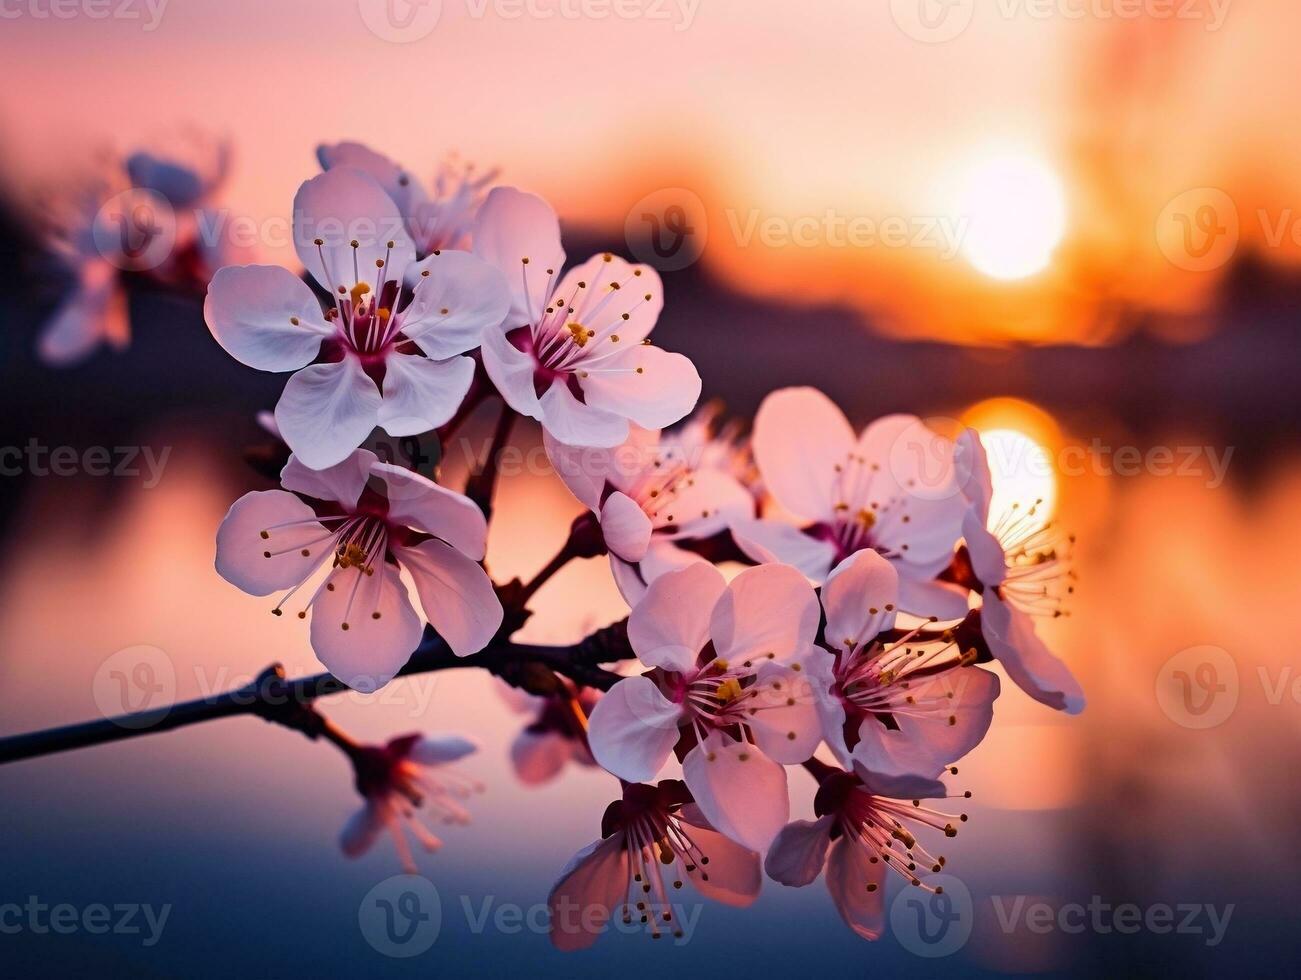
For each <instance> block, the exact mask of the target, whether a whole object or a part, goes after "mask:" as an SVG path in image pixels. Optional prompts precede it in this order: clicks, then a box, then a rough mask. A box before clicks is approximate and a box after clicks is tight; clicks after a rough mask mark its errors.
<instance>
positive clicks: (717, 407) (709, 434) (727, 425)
mask: <svg viewBox="0 0 1301 980" xmlns="http://www.w3.org/2000/svg"><path fill="white" fill-rule="evenodd" d="M723 412H724V409H723V403H722V401H721V400H719V399H717V398H714V399H711V400H710V401H708V402H706V403H705V404H703V405H701V406H700V407H699V408H697V409H696V410H695V411H694V412H693V413H692V414H691V415H690V417H688V418H687V420H686V421H685V422H683V423H682V424H681V425H678V426H674V427H673V428H672V429H667V430H665V432H664V433H663V436H662V438H661V440H660V443H661V445H662V446H663V447H664V448H665V449H671V450H672V451H673V452H674V453H675V454H676V455H678V456H680V457H682V458H683V459H688V460H690V461H691V463H692V466H693V467H694V469H696V470H697V471H700V472H708V471H713V470H717V471H719V472H721V473H726V474H727V475H728V476H730V477H732V478H733V479H734V480H735V481H736V482H737V483H739V484H740V485H741V486H743V487H745V489H746V490H748V491H749V492H750V494H751V496H753V497H754V498H755V499H757V500H762V499H763V496H764V492H763V484H762V482H761V481H760V479H759V471H758V469H756V467H755V465H754V455H753V454H752V453H751V452H750V446H749V440H748V439H747V438H746V437H745V436H744V435H743V434H742V433H743V427H742V425H741V422H740V420H739V419H735V418H732V419H725V418H724V414H723Z"/></svg>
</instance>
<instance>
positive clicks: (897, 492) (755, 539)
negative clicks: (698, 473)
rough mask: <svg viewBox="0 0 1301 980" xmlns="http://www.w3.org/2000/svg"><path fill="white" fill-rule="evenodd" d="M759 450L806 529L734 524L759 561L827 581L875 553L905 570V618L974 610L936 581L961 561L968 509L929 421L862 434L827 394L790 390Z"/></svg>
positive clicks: (757, 443) (766, 425) (777, 496)
mask: <svg viewBox="0 0 1301 980" xmlns="http://www.w3.org/2000/svg"><path fill="white" fill-rule="evenodd" d="M751 444H752V446H753V448H754V455H755V460H756V462H757V463H758V466H759V472H760V474H761V476H762V479H763V483H764V486H765V488H766V489H767V491H768V492H769V493H770V494H771V495H772V497H773V498H774V500H775V501H776V503H777V504H778V505H779V506H780V507H781V508H782V509H784V510H785V511H786V512H787V513H788V514H789V515H790V516H791V517H793V518H795V519H796V520H797V521H798V522H799V526H796V525H794V524H790V523H787V522H785V521H781V520H775V519H761V520H748V521H740V522H736V523H734V524H733V526H732V533H733V536H734V537H735V539H736V542H737V544H738V545H739V546H740V547H741V549H742V550H743V551H745V552H746V553H747V554H748V555H750V557H752V558H754V559H755V560H756V561H781V562H786V563H788V564H791V565H794V566H795V567H797V568H799V569H800V570H801V571H802V572H804V573H805V574H806V575H808V576H809V577H810V578H811V579H813V581H814V582H821V581H822V580H823V579H824V578H826V576H827V573H828V572H829V571H830V570H831V569H832V568H834V567H835V566H836V565H838V564H839V563H840V562H842V561H844V559H846V558H848V557H849V556H850V555H852V554H854V553H855V552H857V551H861V550H863V549H865V548H870V549H872V550H874V551H877V552H879V553H880V554H882V555H884V556H885V557H886V558H887V559H888V560H889V561H890V563H891V564H892V565H894V566H895V568H896V569H898V571H899V578H900V597H899V602H900V605H901V607H902V608H903V609H904V610H905V611H907V612H911V613H915V614H917V615H921V616H929V615H937V616H939V617H940V618H942V619H949V618H957V617H959V616H961V615H963V614H964V613H965V612H966V600H965V592H963V591H962V590H954V589H952V588H950V587H947V586H945V585H943V584H942V583H937V582H935V581H934V580H935V576H936V575H937V574H939V573H940V572H941V571H942V570H943V569H944V568H945V567H946V566H947V565H948V564H949V561H950V560H951V559H952V557H953V547H954V545H955V544H956V543H957V539H958V535H959V530H960V528H961V524H962V513H963V511H964V509H965V503H964V501H963V499H962V495H961V493H960V492H959V491H958V488H957V486H956V484H955V482H954V478H953V473H952V460H951V452H952V448H951V446H950V445H949V444H948V443H947V442H946V441H945V440H943V439H942V438H941V437H940V436H938V435H936V434H935V433H933V432H931V431H930V430H929V429H927V428H926V427H925V426H924V425H923V424H922V422H921V420H920V419H918V418H916V417H915V416H911V415H888V416H886V417H885V418H881V419H878V420H877V421H875V422H873V423H872V424H871V425H869V426H868V427H867V428H866V429H865V430H863V432H862V434H861V435H859V436H857V437H856V436H855V435H854V431H853V430H852V429H851V428H850V426H849V422H848V421H847V420H846V419H845V416H844V413H842V412H841V411H840V409H839V408H837V407H836V406H835V405H834V404H833V403H832V402H831V400H830V399H829V398H827V396H826V395H824V394H822V393H821V392H820V391H817V390H816V389H814V388H785V389H782V390H781V391H777V392H774V393H773V394H771V395H769V396H768V397H767V398H765V399H764V401H763V404H762V405H761V406H760V408H759V413H758V415H757V416H756V418H755V424H754V437H753V439H752V440H751ZM918 447H921V448H922V450H923V451H921V452H917V451H913V450H914V449H916V448H918ZM936 451H938V455H936Z"/></svg>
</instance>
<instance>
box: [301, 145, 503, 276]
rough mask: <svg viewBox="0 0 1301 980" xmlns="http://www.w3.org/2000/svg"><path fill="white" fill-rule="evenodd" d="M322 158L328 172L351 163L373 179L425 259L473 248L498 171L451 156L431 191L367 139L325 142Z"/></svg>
mask: <svg viewBox="0 0 1301 980" xmlns="http://www.w3.org/2000/svg"><path fill="white" fill-rule="evenodd" d="M316 158H317V160H318V161H320V164H321V169H322V170H332V169H334V168H336V167H347V168H351V169H353V170H360V171H362V172H364V173H367V174H369V175H370V176H371V177H373V178H374V179H375V180H376V181H377V182H378V183H379V185H380V186H381V187H383V188H384V191H385V193H387V194H388V196H389V197H391V198H392V199H393V201H394V203H395V204H397V206H398V209H399V210H400V211H401V212H402V216H403V218H404V219H405V220H406V227H407V232H408V234H410V236H411V240H412V241H413V242H414V243H415V246H416V254H417V255H419V256H420V257H421V258H424V257H425V256H427V255H429V254H431V253H433V252H436V251H439V250H450V249H461V250H466V249H468V248H469V247H470V230H471V227H472V225H473V223H474V216H475V214H476V213H477V212H478V210H479V207H480V205H482V203H483V197H484V194H485V193H486V191H487V188H488V187H489V185H491V184H492V182H493V181H494V180H495V179H496V177H497V171H495V170H489V171H487V172H485V173H475V168H474V166H473V165H472V164H463V163H460V162H459V161H458V160H456V158H455V157H449V158H448V159H446V160H445V161H443V163H442V165H441V166H440V167H439V169H438V172H437V174H436V175H435V176H434V183H433V187H432V188H431V189H429V190H426V188H425V187H424V185H423V184H421V182H420V181H419V180H418V179H417V178H416V177H414V176H412V175H411V173H410V172H409V171H408V170H406V169H404V168H402V167H400V166H398V165H397V164H396V163H394V162H393V161H392V160H390V159H389V158H388V157H386V156H384V155H383V154H382V153H377V152H375V151H374V150H372V149H370V147H367V146H364V145H363V144H361V143H353V142H342V143H322V144H321V145H320V146H318V147H317V148H316Z"/></svg>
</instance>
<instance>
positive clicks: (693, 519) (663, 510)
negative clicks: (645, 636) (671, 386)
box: [543, 425, 754, 606]
mask: <svg viewBox="0 0 1301 980" xmlns="http://www.w3.org/2000/svg"><path fill="white" fill-rule="evenodd" d="M543 443H544V445H545V446H546V451H547V457H548V458H549V459H550V460H551V465H552V467H554V469H555V471H556V473H557V475H559V477H560V478H561V480H563V481H564V483H565V485H566V486H567V487H569V489H570V491H571V492H572V493H573V494H574V496H575V497H577V498H578V499H579V500H580V501H581V502H582V503H584V504H586V505H587V506H588V507H589V508H590V509H591V511H592V513H593V514H595V515H596V517H597V519H598V520H599V522H600V525H601V533H602V535H603V537H604V539H605V544H606V547H607V548H608V549H609V552H610V568H611V570H612V572H613V574H614V581H615V584H616V585H617V586H618V587H619V592H620V593H621V594H622V595H623V597H624V599H625V600H626V601H627V602H628V604H629V605H630V606H631V605H636V603H637V602H638V601H639V600H640V599H641V597H642V596H643V595H645V593H646V586H647V585H648V584H649V583H650V582H653V581H654V580H655V579H656V578H658V577H659V576H660V575H662V574H664V573H665V572H668V571H672V570H674V569H677V568H682V567H684V566H686V565H690V564H693V563H695V562H699V561H703V559H702V558H701V557H700V556H699V555H696V554H693V553H691V552H690V551H688V550H686V549H685V548H683V547H682V544H683V543H684V542H688V541H692V540H700V539H703V538H707V537H709V536H710V535H712V534H716V533H717V532H719V531H722V530H724V529H725V528H726V527H727V526H728V525H729V524H730V523H731V522H732V521H733V520H736V519H738V518H743V517H748V516H750V515H752V514H753V513H754V500H753V498H752V497H751V496H750V494H749V492H748V491H747V490H746V489H745V488H744V487H742V486H741V484H740V483H738V482H737V481H736V479H735V477H733V476H732V475H731V474H729V473H726V472H724V471H723V470H721V469H716V468H710V469H700V468H698V467H697V465H696V461H695V460H694V459H692V458H691V457H690V456H689V455H688V454H687V451H686V450H685V449H684V448H682V447H680V446H678V445H674V444H673V443H672V442H670V441H667V440H664V439H662V438H661V435H660V433H658V432H653V431H650V430H648V429H643V428H641V427H640V426H637V425H633V426H631V427H630V431H629V434H628V439H627V441H625V442H624V443H623V444H622V445H620V446H616V447H614V448H613V449H597V448H580V447H577V446H566V445H563V444H561V443H559V442H557V441H556V440H555V439H554V438H552V436H551V435H550V433H546V432H544V433H543Z"/></svg>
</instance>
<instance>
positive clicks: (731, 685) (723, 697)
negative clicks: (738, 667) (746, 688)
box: [714, 677, 741, 704]
mask: <svg viewBox="0 0 1301 980" xmlns="http://www.w3.org/2000/svg"><path fill="white" fill-rule="evenodd" d="M714 696H715V697H716V698H718V700H720V701H722V702H723V703H724V704H726V703H727V702H729V701H735V700H736V699H737V698H739V697H740V696H741V682H740V681H738V680H737V679H736V678H735V677H729V678H728V679H727V680H725V681H723V682H722V683H721V684H719V685H718V689H717V690H716V691H714Z"/></svg>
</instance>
